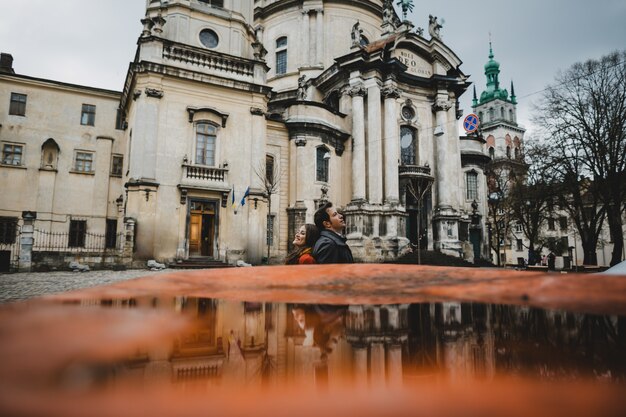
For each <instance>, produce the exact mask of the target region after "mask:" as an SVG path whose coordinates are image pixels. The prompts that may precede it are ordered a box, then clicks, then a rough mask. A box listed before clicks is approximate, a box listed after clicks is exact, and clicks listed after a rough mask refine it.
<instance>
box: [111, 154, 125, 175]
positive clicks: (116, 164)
mask: <svg viewBox="0 0 626 417" xmlns="http://www.w3.org/2000/svg"><path fill="white" fill-rule="evenodd" d="M123 164H124V157H123V156H122V155H113V157H112V158H111V175H115V176H120V177H121V176H122V166H123Z"/></svg>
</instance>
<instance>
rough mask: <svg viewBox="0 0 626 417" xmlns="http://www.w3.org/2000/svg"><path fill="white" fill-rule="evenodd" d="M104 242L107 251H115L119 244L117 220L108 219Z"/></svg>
mask: <svg viewBox="0 0 626 417" xmlns="http://www.w3.org/2000/svg"><path fill="white" fill-rule="evenodd" d="M104 240H105V245H106V248H107V249H115V247H116V244H117V219H107V228H106V234H105V237H104Z"/></svg>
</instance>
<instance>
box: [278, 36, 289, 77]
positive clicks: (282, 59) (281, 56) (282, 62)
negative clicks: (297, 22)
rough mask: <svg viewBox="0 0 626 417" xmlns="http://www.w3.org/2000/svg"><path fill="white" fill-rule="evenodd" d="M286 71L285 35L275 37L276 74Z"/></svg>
mask: <svg viewBox="0 0 626 417" xmlns="http://www.w3.org/2000/svg"><path fill="white" fill-rule="evenodd" d="M286 73H287V37H286V36H281V37H280V38H278V39H276V75H280V74H286Z"/></svg>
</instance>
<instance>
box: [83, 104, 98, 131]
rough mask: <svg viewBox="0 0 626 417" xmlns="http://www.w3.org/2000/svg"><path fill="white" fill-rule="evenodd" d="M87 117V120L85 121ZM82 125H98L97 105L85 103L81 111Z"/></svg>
mask: <svg viewBox="0 0 626 417" xmlns="http://www.w3.org/2000/svg"><path fill="white" fill-rule="evenodd" d="M85 117H86V119H85ZM80 124H81V125H82V126H95V125H96V105H95V104H86V103H83V104H82V107H81V110H80Z"/></svg>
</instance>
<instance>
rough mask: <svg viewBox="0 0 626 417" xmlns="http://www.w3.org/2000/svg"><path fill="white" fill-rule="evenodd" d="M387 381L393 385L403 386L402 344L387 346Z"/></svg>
mask: <svg viewBox="0 0 626 417" xmlns="http://www.w3.org/2000/svg"><path fill="white" fill-rule="evenodd" d="M387 382H388V383H389V385H390V386H391V387H400V386H402V346H400V345H397V344H393V345H389V346H387Z"/></svg>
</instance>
